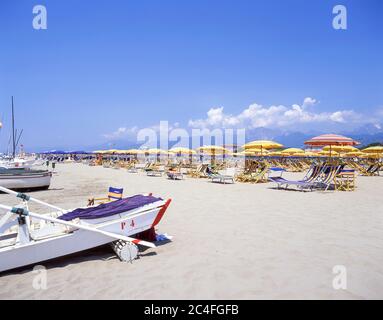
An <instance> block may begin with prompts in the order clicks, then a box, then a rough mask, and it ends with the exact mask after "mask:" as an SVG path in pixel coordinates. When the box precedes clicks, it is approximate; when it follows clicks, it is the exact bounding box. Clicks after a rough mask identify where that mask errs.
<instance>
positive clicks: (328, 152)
mask: <svg viewBox="0 0 383 320" xmlns="http://www.w3.org/2000/svg"><path fill="white" fill-rule="evenodd" d="M318 154H319V155H322V156H330V157H338V156H339V155H340V154H339V152H336V151H320V152H318Z"/></svg>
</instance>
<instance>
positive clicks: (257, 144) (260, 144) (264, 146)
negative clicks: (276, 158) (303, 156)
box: [242, 140, 283, 149]
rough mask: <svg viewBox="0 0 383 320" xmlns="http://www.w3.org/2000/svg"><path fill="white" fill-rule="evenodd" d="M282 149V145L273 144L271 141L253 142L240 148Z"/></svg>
mask: <svg viewBox="0 0 383 320" xmlns="http://www.w3.org/2000/svg"><path fill="white" fill-rule="evenodd" d="M282 147H283V145H282V144H280V143H278V142H275V141H271V140H255V141H251V142H249V143H246V144H245V145H243V146H242V148H244V149H252V148H259V149H279V148H282Z"/></svg>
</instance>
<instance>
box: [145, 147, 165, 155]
mask: <svg viewBox="0 0 383 320" xmlns="http://www.w3.org/2000/svg"><path fill="white" fill-rule="evenodd" d="M145 153H149V154H167V153H168V152H167V151H166V150H162V149H157V148H153V149H149V150H146V151H145Z"/></svg>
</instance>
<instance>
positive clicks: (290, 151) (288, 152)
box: [281, 148, 305, 155]
mask: <svg viewBox="0 0 383 320" xmlns="http://www.w3.org/2000/svg"><path fill="white" fill-rule="evenodd" d="M281 153H282V154H284V155H292V154H296V153H305V151H304V150H302V149H299V148H288V149H285V150H283V151H281Z"/></svg>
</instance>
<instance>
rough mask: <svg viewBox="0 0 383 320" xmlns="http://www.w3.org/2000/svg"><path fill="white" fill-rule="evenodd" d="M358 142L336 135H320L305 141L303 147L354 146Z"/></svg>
mask: <svg viewBox="0 0 383 320" xmlns="http://www.w3.org/2000/svg"><path fill="white" fill-rule="evenodd" d="M357 144H359V142H357V141H355V140H353V139H351V138H348V137H345V136H341V135H337V134H322V135H320V136H317V137H314V138H312V139H310V140H307V141H305V145H308V146H327V145H329V146H355V145H357Z"/></svg>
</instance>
